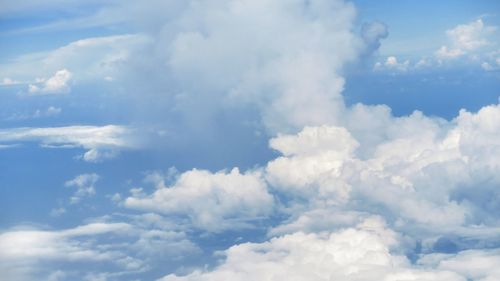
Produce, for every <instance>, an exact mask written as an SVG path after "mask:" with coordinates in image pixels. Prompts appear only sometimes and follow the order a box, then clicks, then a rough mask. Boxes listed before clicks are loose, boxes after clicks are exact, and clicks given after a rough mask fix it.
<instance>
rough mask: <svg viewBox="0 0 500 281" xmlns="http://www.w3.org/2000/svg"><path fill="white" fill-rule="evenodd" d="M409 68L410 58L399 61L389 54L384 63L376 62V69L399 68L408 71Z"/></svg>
mask: <svg viewBox="0 0 500 281" xmlns="http://www.w3.org/2000/svg"><path fill="white" fill-rule="evenodd" d="M409 68H410V61H409V60H405V61H404V62H399V61H398V59H397V58H396V57H395V56H389V57H387V59H386V60H385V62H384V63H381V62H377V63H375V66H374V69H375V70H382V69H387V70H397V71H402V72H404V71H407V70H408V69H409Z"/></svg>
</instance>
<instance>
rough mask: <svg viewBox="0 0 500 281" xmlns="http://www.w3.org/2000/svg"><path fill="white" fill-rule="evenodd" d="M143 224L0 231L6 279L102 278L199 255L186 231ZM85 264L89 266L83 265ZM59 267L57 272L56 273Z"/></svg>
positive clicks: (0, 267)
mask: <svg viewBox="0 0 500 281" xmlns="http://www.w3.org/2000/svg"><path fill="white" fill-rule="evenodd" d="M150 220H151V219H150ZM145 222H146V220H145V219H144V220H142V221H140V224H139V221H138V222H135V221H130V223H124V222H99V221H97V222H91V223H88V224H84V225H80V226H77V227H74V228H68V229H61V230H40V229H33V228H30V229H26V228H24V229H21V228H20V227H18V228H17V229H11V230H7V231H3V232H0V270H1V271H2V277H3V278H7V280H11V279H12V280H23V281H24V280H50V278H56V277H58V278H62V280H68V279H75V278H76V279H81V278H83V279H82V280H93V279H92V278H94V277H96V276H101V277H106V278H105V280H107V279H109V278H117V277H122V278H123V276H124V275H130V274H137V273H140V272H145V271H148V270H149V269H150V266H151V265H154V264H157V263H162V262H165V263H168V262H170V263H172V262H174V261H175V260H177V261H179V260H183V256H184V255H186V254H188V253H189V254H196V253H199V249H198V247H197V246H196V245H194V244H193V243H192V242H191V241H189V240H188V239H187V238H186V235H185V234H184V233H183V232H176V231H173V230H169V229H165V228H158V227H157V226H151V225H149V226H147V225H146V224H145ZM141 224H142V225H141ZM143 226H147V227H143ZM85 264H87V265H90V266H92V267H91V269H88V268H86V267H82V265H85ZM75 265H76V266H75ZM102 265H108V267H107V270H106V271H102ZM54 268H57V269H58V270H53V269H54ZM56 271H57V272H59V273H58V274H54V273H55V272H56ZM54 280H59V279H57V278H56V279H54Z"/></svg>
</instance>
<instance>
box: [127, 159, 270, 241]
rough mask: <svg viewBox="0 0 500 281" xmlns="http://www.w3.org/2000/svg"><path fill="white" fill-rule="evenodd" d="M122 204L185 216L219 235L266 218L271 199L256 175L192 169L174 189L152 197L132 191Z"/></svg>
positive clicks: (233, 171) (162, 191) (164, 190)
mask: <svg viewBox="0 0 500 281" xmlns="http://www.w3.org/2000/svg"><path fill="white" fill-rule="evenodd" d="M124 205H125V206H126V207H128V208H133V209H139V210H146V211H153V212H158V213H161V214H166V215H184V216H186V217H187V218H188V219H189V220H190V222H191V224H192V225H193V226H194V227H197V228H201V229H205V230H208V231H215V232H218V231H222V230H227V229H236V228H242V227H248V226H249V222H251V221H254V220H258V219H261V218H262V216H267V215H269V214H270V213H271V211H272V208H273V197H272V196H271V195H270V194H269V193H268V192H267V190H266V184H265V183H264V181H263V180H262V178H261V175H260V173H259V172H247V173H244V174H241V173H240V172H239V170H238V169H236V168H235V169H233V170H231V171H230V172H229V173H226V172H224V171H221V172H217V173H210V172H208V171H203V170H192V171H188V172H185V173H183V174H181V175H180V176H179V178H178V179H177V181H176V182H175V183H174V184H173V186H170V187H165V186H160V187H158V188H157V190H156V191H155V192H154V193H153V194H151V195H148V196H146V195H144V194H143V193H142V192H140V193H138V192H134V193H133V194H132V196H131V197H128V198H126V199H125V201H124Z"/></svg>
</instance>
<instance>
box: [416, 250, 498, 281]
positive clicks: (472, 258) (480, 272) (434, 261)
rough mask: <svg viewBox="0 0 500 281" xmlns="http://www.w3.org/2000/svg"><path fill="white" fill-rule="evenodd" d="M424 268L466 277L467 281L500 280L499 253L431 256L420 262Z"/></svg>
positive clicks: (496, 251) (470, 252)
mask: <svg viewBox="0 0 500 281" xmlns="http://www.w3.org/2000/svg"><path fill="white" fill-rule="evenodd" d="M419 263H420V264H422V265H424V266H429V265H431V266H434V267H437V268H438V269H440V270H449V271H453V272H457V273H459V274H461V275H463V276H466V277H467V278H468V280H478V281H494V280H498V279H499V278H500V269H499V268H498V265H499V264H500V251H499V250H498V249H494V250H492V249H490V250H467V251H463V252H460V253H458V254H457V255H446V254H431V255H428V256H426V257H424V258H423V259H421V260H420V262H419Z"/></svg>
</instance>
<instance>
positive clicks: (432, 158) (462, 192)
mask: <svg viewBox="0 0 500 281" xmlns="http://www.w3.org/2000/svg"><path fill="white" fill-rule="evenodd" d="M371 109H372V110H373V112H371V114H376V111H375V109H376V108H371ZM365 110H369V108H368V109H365ZM355 111H356V110H354V111H353V112H354V113H353V116H359V115H357V113H356V112H355ZM382 113H383V112H382ZM377 114H379V116H376V115H374V116H373V117H374V118H375V117H376V119H377V120H379V121H382V120H383V119H384V117H383V115H382V114H381V112H378V113H377ZM356 120H358V121H359V120H360V119H356ZM498 120H500V106H499V105H492V106H487V107H484V108H482V109H481V110H480V111H479V112H477V113H470V112H467V111H461V112H460V114H459V116H457V117H456V118H455V119H454V120H452V121H450V122H448V121H444V120H441V119H433V118H428V117H425V116H423V115H421V114H419V113H415V114H413V115H410V116H408V117H401V118H394V117H389V119H387V120H386V123H384V124H383V129H382V131H378V133H380V134H382V135H384V138H383V139H378V140H376V141H368V142H367V141H366V140H365V141H364V142H361V143H358V142H357V141H356V139H355V138H354V137H353V135H352V134H350V133H349V131H348V130H346V129H345V128H339V127H326V126H324V127H315V128H305V129H304V130H303V131H302V132H300V133H299V134H298V135H285V136H278V137H277V138H275V139H273V140H271V142H270V144H271V147H273V148H275V149H277V150H278V151H280V152H281V153H282V154H283V156H282V157H279V158H277V159H275V160H272V161H270V162H269V163H268V165H267V168H266V174H265V176H266V179H268V181H269V183H270V185H271V186H272V188H273V189H275V190H277V191H279V192H283V193H285V194H287V195H293V196H292V197H293V198H292V200H291V201H289V202H288V204H291V205H294V204H298V205H303V204H304V200H306V201H305V202H306V206H307V208H306V209H309V210H315V209H318V210H317V211H316V212H324V209H327V210H330V211H331V212H334V213H336V214H339V213H343V212H347V213H346V214H351V215H352V214H353V213H352V212H353V211H355V212H358V213H363V212H368V213H372V214H373V213H376V214H380V215H382V216H383V217H385V218H391V221H392V222H393V223H394V225H395V226H396V227H401V228H406V230H405V231H410V232H412V230H408V229H407V228H408V227H410V226H411V228H413V229H414V228H415V227H416V226H419V227H420V228H421V229H418V230H416V231H415V233H413V234H414V235H417V236H418V235H422V234H423V233H422V232H429V233H440V234H446V233H448V234H449V233H451V232H453V231H455V232H456V233H457V234H458V235H462V232H463V235H466V236H467V235H472V236H474V234H471V233H468V234H467V231H463V229H461V227H463V226H470V227H473V226H474V227H476V226H477V227H480V228H481V227H484V228H485V229H484V231H486V232H488V231H489V232H490V235H491V234H493V233H494V231H496V228H495V225H496V223H497V222H498V219H499V217H498V216H497V215H496V214H494V213H495V212H494V211H493V209H494V208H495V206H498V204H500V201H499V200H498V195H499V193H498V191H496V190H495V189H494V188H493V186H495V185H497V184H498V183H499V182H500V178H499V177H498V174H499V169H500V164H499V163H498V161H497V160H496V159H497V157H496V155H498V154H499V153H500V151H499V148H498V145H497V144H498V143H499V141H500V139H499V138H500V134H499V133H498V132H500V128H498V125H497V124H498V122H497V121H498ZM371 125H372V126H369V127H368V130H369V132H370V133H372V134H375V130H379V129H380V128H379V127H377V126H373V125H375V124H371ZM348 126H351V125H348ZM366 129H367V128H361V129H360V128H356V127H353V128H352V129H351V131H352V132H353V134H354V135H358V136H363V134H365V133H366V131H364V130H366ZM363 131H364V132H363ZM415 131H418V134H415V133H413V132H415ZM479 136H481V137H479ZM476 192H477V193H481V194H490V195H491V197H490V198H489V199H487V202H488V203H487V204H484V203H485V202H484V201H483V200H485V199H486V198H483V197H480V198H479V197H477V196H474V195H473V194H474V193H476ZM300 210H302V211H303V210H304V209H303V207H301V209H300ZM320 210H323V211H320ZM421 210H425V212H422V211H421ZM304 215H307V213H304V214H302V213H300V212H299V213H297V214H295V215H294V216H292V217H294V218H295V219H296V220H297V222H293V220H292V221H289V223H291V224H292V225H294V224H295V225H296V224H297V223H299V221H302V222H304V219H306V220H307V221H308V222H307V223H308V224H309V227H311V224H314V223H313V222H311V221H310V220H311V219H312V218H307V217H304ZM322 218H323V216H318V221H317V224H321V223H322V222H321V220H322ZM350 221H354V222H355V221H356V220H353V219H350ZM326 225H327V226H328V224H326ZM430 226H432V227H430ZM488 227H493V228H490V229H489V230H488ZM491 237H494V236H490V239H491Z"/></svg>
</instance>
